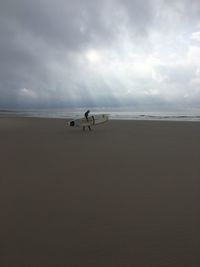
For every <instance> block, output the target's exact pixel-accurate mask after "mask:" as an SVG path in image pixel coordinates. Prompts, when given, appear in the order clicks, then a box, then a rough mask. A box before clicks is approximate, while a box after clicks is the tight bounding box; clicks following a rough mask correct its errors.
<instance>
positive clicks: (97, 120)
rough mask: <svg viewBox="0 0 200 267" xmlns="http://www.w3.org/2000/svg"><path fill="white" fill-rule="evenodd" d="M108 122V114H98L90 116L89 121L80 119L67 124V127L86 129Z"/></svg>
mask: <svg viewBox="0 0 200 267" xmlns="http://www.w3.org/2000/svg"><path fill="white" fill-rule="evenodd" d="M106 121H108V114H97V115H93V116H89V117H88V121H87V120H86V118H80V119H76V120H71V121H69V122H67V125H68V126H71V127H84V126H85V127H86V126H93V125H97V124H101V123H104V122H106Z"/></svg>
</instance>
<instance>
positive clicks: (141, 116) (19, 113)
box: [0, 108, 200, 122]
mask: <svg viewBox="0 0 200 267" xmlns="http://www.w3.org/2000/svg"><path fill="white" fill-rule="evenodd" d="M85 110H86V109H83V108H74V109H26V110H22V109H21V110H14V109H13V110H0V117H8V116H9V117H35V118H66V119H78V118H81V117H83V114H84V112H85ZM100 113H104V114H109V118H110V119H111V120H159V121H196V122H198V121H200V110H195V111H194V110H193V111H175V112H172V111H168V112H166V111H162V112H155V111H153V112H152V111H144V112H141V111H127V110H122V109H103V108H102V109H99V108H95V109H91V114H100Z"/></svg>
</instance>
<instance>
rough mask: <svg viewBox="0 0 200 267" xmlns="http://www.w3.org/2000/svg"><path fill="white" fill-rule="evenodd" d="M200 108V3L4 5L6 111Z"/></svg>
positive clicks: (84, 0)
mask: <svg viewBox="0 0 200 267" xmlns="http://www.w3.org/2000/svg"><path fill="white" fill-rule="evenodd" d="M199 104H200V1H199V0H100V1H99V0H34V1H32V0H0V108H22V107H25V108H27V107H84V106H85V107H86V106H88V107H92V106H97V107H118V106H122V107H130V108H132V107H136V108H141V107H144V108H146V109H158V110H159V109H162V108H167V109H172V108H193V107H198V106H199Z"/></svg>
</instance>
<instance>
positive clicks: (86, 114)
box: [83, 110, 91, 131]
mask: <svg viewBox="0 0 200 267" xmlns="http://www.w3.org/2000/svg"><path fill="white" fill-rule="evenodd" d="M89 113H90V111H89V110H88V111H86V112H85V118H86V120H87V121H88V115H89ZM88 129H89V130H90V131H91V127H90V126H88ZM83 131H85V126H83Z"/></svg>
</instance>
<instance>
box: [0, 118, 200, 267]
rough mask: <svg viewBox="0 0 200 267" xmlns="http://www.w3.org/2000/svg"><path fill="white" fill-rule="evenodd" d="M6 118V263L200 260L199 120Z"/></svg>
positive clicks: (0, 157) (0, 211) (2, 196)
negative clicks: (87, 122)
mask: <svg viewBox="0 0 200 267" xmlns="http://www.w3.org/2000/svg"><path fill="white" fill-rule="evenodd" d="M65 124H66V120H63V119H36V118H0V148H1V153H0V166H1V168H0V177H1V179H0V215H1V217H0V266H1V267H7V266H13V267H18V266H19V267H22V266H26V267H27V266H43V267H44V266H67V267H68V266H69V267H71V266H81V267H82V266H88V267H90V266H91V267H95V266H104V267H107V266H108V267H111V266H113V267H116V266H136V267H143V266H145V267H150V266H152V267H156V266H161V267H162V266H171V267H178V266H179V267H184V266H185V267H186V266H187V267H197V266H199V264H198V262H199V261H198V258H197V257H198V252H199V251H198V250H199V241H200V228H199V225H200V213H199V203H200V194H199V192H200V123H197V122H196V123H195V122H166V121H165V122H164V121H162V122H161V121H160V122H159V121H109V122H108V123H106V124H104V125H102V126H97V127H96V128H94V130H93V131H91V132H89V131H86V132H82V131H81V130H80V129H73V128H67V127H65Z"/></svg>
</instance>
